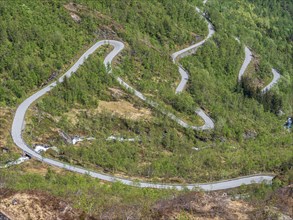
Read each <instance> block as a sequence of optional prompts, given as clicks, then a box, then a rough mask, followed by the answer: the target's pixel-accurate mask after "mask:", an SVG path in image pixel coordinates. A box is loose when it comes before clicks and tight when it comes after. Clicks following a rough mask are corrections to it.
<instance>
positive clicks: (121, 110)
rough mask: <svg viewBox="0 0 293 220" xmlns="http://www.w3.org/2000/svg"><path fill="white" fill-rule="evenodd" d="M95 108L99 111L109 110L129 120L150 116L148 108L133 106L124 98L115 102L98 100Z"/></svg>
mask: <svg viewBox="0 0 293 220" xmlns="http://www.w3.org/2000/svg"><path fill="white" fill-rule="evenodd" d="M97 110H98V112H99V113H100V112H110V113H112V115H117V116H118V117H122V118H127V119H131V120H139V119H149V118H150V117H151V111H150V110H149V109H146V108H137V107H134V105H133V104H131V103H130V102H127V101H124V100H121V101H116V102H105V101H100V102H99V107H98V109H97Z"/></svg>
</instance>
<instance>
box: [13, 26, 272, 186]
mask: <svg viewBox="0 0 293 220" xmlns="http://www.w3.org/2000/svg"><path fill="white" fill-rule="evenodd" d="M213 33H214V30H213V28H212V25H211V24H210V23H209V36H208V37H207V38H206V39H205V40H204V41H202V42H199V43H197V44H195V45H193V46H191V47H189V48H186V49H184V50H181V51H179V52H176V53H174V54H173V55H172V58H173V61H174V62H175V60H176V58H177V57H182V56H183V54H185V53H188V52H192V51H194V49H196V48H197V47H198V46H200V45H202V44H203V43H204V42H205V41H206V40H207V39H208V38H209V37H210V36H211V35H212V34H213ZM103 45H112V46H113V47H114V49H113V50H112V51H111V52H110V53H109V54H108V55H107V57H106V58H105V60H104V65H105V66H106V68H109V67H110V69H109V73H110V72H111V71H112V69H111V63H112V60H113V59H114V58H115V57H116V56H117V55H118V54H119V53H120V52H121V51H122V50H123V48H124V44H123V43H122V42H119V41H115V40H103V41H99V42H97V43H96V44H94V45H93V46H92V47H91V48H90V49H88V50H87V51H86V52H85V53H84V54H83V55H82V56H81V57H80V58H79V60H78V61H77V62H76V63H75V64H74V65H73V66H72V67H71V68H70V69H69V70H68V71H67V72H66V73H65V74H64V75H63V76H61V77H60V79H59V80H57V81H58V82H63V80H64V77H70V76H71V75H72V74H73V73H75V72H76V71H77V69H78V68H79V67H80V65H82V64H83V63H84V61H85V60H86V59H87V58H88V57H89V55H90V54H92V53H94V52H95V50H97V49H98V48H99V47H101V46H103ZM180 68H181V67H180V65H179V69H180ZM182 70H183V68H182ZM181 72H182V73H183V72H184V70H183V71H181ZM181 72H180V73H181ZM185 73H186V74H187V72H186V71H185ZM185 73H183V74H181V76H182V78H183V82H181V83H180V84H179V86H178V87H179V89H178V88H177V90H176V91H177V92H181V91H182V90H183V88H184V87H185V84H186V83H187V80H186V81H185V80H184V79H185V77H186V75H184V74H185ZM187 79H188V74H187ZM117 80H118V82H119V83H120V84H121V85H122V86H124V87H125V88H127V89H131V90H133V92H134V94H135V95H136V96H137V97H139V98H140V99H142V100H144V101H146V102H147V103H148V104H150V105H151V106H153V107H158V104H157V103H155V102H153V101H150V100H148V99H147V98H146V97H145V96H144V95H143V94H142V93H140V92H139V91H137V90H135V89H133V88H132V87H131V86H130V85H128V84H127V83H126V82H124V81H123V80H122V79H121V78H120V77H117ZM57 81H56V82H53V83H51V84H50V85H48V86H46V87H45V88H43V89H41V90H40V91H38V92H36V93H35V94H33V95H32V96H30V97H29V98H27V99H26V100H25V101H23V102H22V103H21V104H20V105H19V106H18V108H17V110H16V113H15V116H14V119H13V123H12V130H11V135H12V139H13V141H14V143H15V144H16V145H17V146H18V147H19V148H20V149H22V150H23V151H24V152H25V153H26V154H27V155H29V156H30V157H32V158H35V159H37V160H39V161H42V162H44V163H46V164H49V165H52V166H56V167H59V168H63V169H66V170H69V171H72V172H76V173H80V174H87V175H90V176H92V177H94V178H98V179H101V180H105V181H109V182H117V181H120V182H121V183H123V184H126V185H131V186H136V187H142V188H144V187H150V188H159V189H169V188H174V189H178V190H183V189H186V188H187V189H191V190H192V189H195V188H197V189H201V190H205V191H212V190H222V189H230V188H235V187H239V186H241V185H247V184H252V183H261V182H263V181H267V182H268V183H271V181H272V179H273V178H274V175H266V174H263V175H262V174H260V175H252V176H245V177H239V178H235V179H230V180H223V181H219V182H212V183H195V184H161V183H148V182H137V181H133V180H130V179H123V178H119V177H115V176H111V175H106V174H103V173H98V172H94V171H91V170H88V169H85V168H81V167H77V166H73V165H70V164H67V163H63V162H60V161H57V160H54V159H50V158H45V157H43V156H42V155H40V154H39V153H37V152H35V151H34V150H33V149H32V148H30V147H29V146H28V145H27V144H26V143H25V141H24V140H23V138H22V132H23V130H24V126H25V114H26V112H27V110H28V108H29V107H30V105H31V104H32V103H34V102H35V101H37V100H38V99H39V98H40V97H42V96H43V95H45V94H46V93H47V92H49V91H50V90H52V89H53V88H54V87H55V86H57V85H58V83H57ZM181 81H182V80H181ZM181 88H182V89H181ZM161 111H162V113H164V114H166V115H168V116H169V117H170V118H171V119H172V120H175V121H176V122H177V123H179V124H180V125H181V126H183V127H190V128H192V129H195V130H198V129H200V130H206V129H211V128H213V122H212V120H211V119H210V118H209V117H208V116H206V114H205V113H204V112H203V111H202V110H201V109H200V110H198V111H197V114H198V115H199V116H201V117H202V118H204V120H205V122H206V124H205V125H204V126H202V127H197V126H190V125H188V124H186V123H185V122H184V121H182V120H181V119H179V118H177V117H176V116H175V115H173V114H172V113H168V112H166V111H164V110H161ZM205 117H207V118H205ZM209 120H210V121H209Z"/></svg>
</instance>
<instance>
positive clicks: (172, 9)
mask: <svg viewBox="0 0 293 220" xmlns="http://www.w3.org/2000/svg"><path fill="white" fill-rule="evenodd" d="M75 2H76V3H81V4H83V5H84V7H79V6H74V7H75V9H76V10H78V12H75V13H76V14H77V15H78V16H80V18H81V21H80V22H75V21H73V20H72V18H71V17H70V15H69V12H68V10H66V9H65V8H64V7H63V5H64V4H67V3H68V2H67V1H61V0H60V1H28V0H27V1H0V15H1V20H0V24H1V28H0V43H1V44H0V56H1V59H0V67H1V71H0V105H1V106H9V107H15V106H16V105H17V103H19V102H20V101H21V100H23V99H24V98H26V97H28V96H29V94H30V93H32V92H33V91H35V90H37V89H38V88H40V87H41V86H42V85H44V84H46V83H47V82H48V81H49V80H51V79H52V78H54V76H55V75H58V74H59V73H63V72H64V71H65V70H66V69H67V67H68V66H69V65H70V63H73V62H74V60H76V58H78V57H79V55H80V54H81V53H82V52H83V51H84V50H86V49H87V48H88V47H89V46H90V45H91V44H93V43H94V42H96V41H97V40H100V39H104V38H111V39H120V40H122V41H123V42H125V43H126V44H127V48H126V50H124V51H123V53H122V54H121V56H120V58H119V59H118V60H117V62H116V63H115V64H114V75H119V76H121V77H122V78H123V79H124V80H126V81H129V82H130V84H132V85H133V86H134V87H135V88H136V89H138V90H140V91H142V92H144V93H147V94H148V97H150V98H152V99H155V100H160V101H161V102H162V105H167V106H169V107H170V108H171V107H173V110H177V111H178V112H179V113H178V114H182V115H183V116H184V117H185V118H188V116H189V115H192V114H193V109H194V107H196V106H201V107H202V108H204V109H205V110H206V112H207V113H209V115H210V116H211V117H212V118H213V119H214V121H215V124H216V129H215V130H214V131H210V132H194V131H191V130H186V129H183V128H181V127H179V126H178V125H177V124H175V123H174V122H172V121H170V120H169V119H168V118H165V117H164V116H163V115H162V114H160V113H159V112H158V111H156V110H155V109H151V108H149V107H148V106H147V105H146V104H144V103H142V102H141V101H139V100H137V98H135V97H133V96H132V95H131V93H128V92H127V91H123V93H124V94H123V95H122V96H121V97H118V98H117V97H113V94H112V93H111V92H109V88H115V89H120V90H122V89H121V87H120V86H119V85H118V84H117V83H116V82H115V80H114V78H113V76H109V75H107V74H106V73H105V69H104V67H103V65H102V60H103V58H104V56H105V54H107V52H108V51H109V50H110V49H111V48H105V50H104V51H103V50H100V51H98V52H97V53H96V55H94V56H93V57H91V58H90V59H89V60H88V61H87V62H86V63H85V65H84V66H83V67H82V68H81V69H80V70H79V71H78V73H77V74H76V75H75V76H74V77H73V78H71V79H69V80H68V81H65V83H63V84H62V85H59V86H58V87H57V88H56V89H54V90H53V91H52V92H51V94H50V95H48V96H46V97H44V98H43V99H42V100H40V101H39V102H38V103H37V104H36V107H34V108H33V110H32V111H31V113H30V114H29V115H28V124H27V130H26V133H25V137H26V140H27V141H28V142H29V143H40V144H49V145H56V146H57V147H58V148H59V149H60V153H56V152H54V151H48V152H47V153H46V155H47V156H50V157H56V158H58V159H59V160H61V161H66V162H70V163H72V164H77V165H81V166H84V167H88V168H91V169H96V170H99V171H104V172H107V173H115V174H117V173H119V174H121V175H124V176H125V175H128V176H132V177H133V178H142V177H143V178H149V179H151V180H152V181H160V182H163V181H167V182H170V181H173V182H175V181H176V182H178V181H179V182H196V181H198V182H204V181H211V180H217V179H225V178H230V177H237V176H239V175H246V174H253V173H258V172H275V173H277V174H280V175H285V176H289V175H288V173H290V169H292V163H293V162H292V150H293V149H292V133H290V132H289V131H287V130H284V129H283V127H282V125H283V123H284V121H285V116H283V117H278V116H276V114H275V113H276V112H277V111H278V110H279V107H277V108H276V109H274V107H272V106H268V105H265V104H264V105H263V104H261V103H262V102H261V101H257V100H256V99H254V98H253V97H254V96H251V97H249V96H248V97H247V96H245V91H244V90H243V88H241V87H239V86H237V74H238V71H239V68H240V66H241V64H242V61H243V58H244V52H243V47H242V46H241V45H239V44H238V43H237V42H236V41H235V40H234V38H233V36H239V37H240V39H241V41H242V42H243V43H245V44H246V45H248V46H249V47H250V48H251V49H252V50H253V52H254V53H255V54H257V55H258V56H260V57H261V62H262V63H261V65H260V67H259V69H258V70H259V71H255V73H256V74H258V75H260V78H263V79H267V78H270V76H269V75H270V74H271V73H270V71H269V70H270V68H271V67H275V68H276V69H278V70H280V72H281V73H282V75H283V78H282V80H281V81H280V83H279V84H278V86H277V87H276V88H274V90H273V94H274V95H276V96H277V97H278V99H279V100H282V110H283V111H284V112H285V113H286V114H288V115H289V114H292V108H293V97H292V94H293V91H292V90H293V84H292V83H293V82H292V77H293V76H292V72H293V67H292V65H293V62H292V57H293V56H292V40H293V39H292V30H293V27H292V7H293V6H292V5H293V4H292V2H290V1H278V2H277V1H263V0H262V1H261V0H257V1H250V0H243V1H237V2H236V1H232V0H227V1H216V0H215V1H211V2H210V3H208V7H207V8H206V10H207V11H208V12H209V14H208V16H209V17H210V19H211V21H212V22H213V23H214V25H215V27H216V31H217V33H216V34H215V37H214V38H213V39H211V40H210V41H209V42H207V44H205V45H204V46H203V47H202V48H200V49H199V50H198V51H197V54H196V55H194V56H191V57H187V58H185V59H184V60H182V63H183V65H184V67H185V68H186V69H188V71H189V72H190V82H189V84H188V88H187V91H186V92H183V93H182V94H180V95H175V94H174V93H175V92H174V91H175V88H176V86H177V83H178V82H179V74H178V72H177V68H176V66H175V65H173V64H172V63H171V59H170V54H171V53H172V52H174V51H176V50H178V49H180V48H184V47H185V46H186V45H189V44H190V43H192V42H193V41H196V39H195V37H194V36H195V35H198V36H199V37H201V38H203V37H204V36H205V35H206V34H207V28H206V24H205V23H204V22H203V20H202V19H200V17H199V16H198V15H197V14H196V13H194V8H193V5H191V6H190V5H188V4H187V1H177V2H174V1H171V0H151V1H118V0H116V1H108V0H102V1H98V2H97V1H87V0H78V1H75ZM189 2H190V4H193V3H194V2H193V1H189ZM268 71H269V72H268ZM55 73H56V74H55ZM249 91H250V90H249ZM119 100H124V101H128V102H130V103H132V104H134V106H135V107H136V108H138V109H139V108H144V109H145V108H148V110H150V111H151V115H150V116H149V117H147V118H146V119H138V120H133V119H125V118H124V117H118V116H112V115H111V113H109V112H97V111H95V110H96V109H97V107H98V106H99V103H101V101H119ZM269 100H272V99H269ZM73 110H76V111H77V112H78V114H77V116H78V120H77V121H76V122H74V121H72V111H73ZM188 120H192V122H193V124H200V123H201V122H200V121H199V120H198V118H194V119H192V117H191V118H188ZM1 129H5V128H4V127H1ZM58 130H63V131H65V132H66V133H69V134H70V135H76V134H77V135H82V136H88V137H90V136H93V137H95V138H96V140H94V141H92V142H84V143H81V144H79V145H76V146H71V145H67V144H65V142H64V141H63V140H62V139H61V138H60V137H59V135H58ZM112 134H113V135H118V136H122V137H125V138H133V137H138V138H139V139H140V141H137V142H134V143H131V142H130V143H127V142H124V143H120V142H108V141H106V138H107V137H108V136H110V135H112ZM1 138H2V137H1ZM7 139H8V138H7ZM8 144H9V146H12V143H11V141H10V140H8ZM193 147H196V148H199V149H201V150H200V151H196V150H194V149H193ZM12 154H13V156H15V154H14V153H12ZM0 155H1V162H3V163H5V162H6V160H8V157H7V154H4V153H2V152H0ZM2 155H4V156H2ZM5 155H6V156H5ZM35 163H36V164H33V166H37V165H38V163H37V162H35ZM13 169H14V168H10V169H9V170H7V171H5V170H1V172H0V178H1V181H2V182H4V183H6V186H10V187H12V188H14V189H40V190H45V191H48V192H51V193H54V194H55V195H58V196H62V197H68V198H69V199H70V200H71V201H74V202H76V206H78V207H80V208H82V209H84V210H86V211H87V212H95V211H96V210H99V208H104V207H106V206H107V207H108V206H109V204H118V203H123V204H126V205H128V204H130V205H132V204H138V203H139V204H150V203H152V202H153V201H154V200H157V199H158V198H161V197H166V196H168V195H170V194H172V193H173V192H168V191H167V192H166V191H155V190H147V189H135V188H130V187H126V186H122V185H120V184H113V185H103V184H101V183H100V182H99V181H98V180H94V179H92V178H88V177H81V176H77V175H74V174H68V173H66V174H64V175H63V174H62V175H59V174H55V173H54V172H51V171H50V172H48V174H47V175H46V177H42V176H40V175H36V174H23V175H21V174H22V172H23V171H20V170H17V168H16V170H13ZM291 175H292V174H291ZM284 182H287V181H284ZM79 190H81V191H79ZM270 190H271V189H269V191H270ZM252 193H254V194H255V195H256V196H258V195H259V194H266V190H265V189H264V190H262V188H261V189H260V190H255V191H254V192H252ZM117 197H118V198H117ZM109 198H111V199H112V200H111V199H109ZM112 201H115V202H112ZM108 202H109V203H108ZM146 207H147V205H146V206H145V207H143V209H147V208H146Z"/></svg>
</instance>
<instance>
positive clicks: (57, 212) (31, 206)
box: [0, 189, 93, 220]
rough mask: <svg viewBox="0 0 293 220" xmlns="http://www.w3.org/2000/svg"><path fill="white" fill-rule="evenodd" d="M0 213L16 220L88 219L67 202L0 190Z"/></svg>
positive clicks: (48, 196)
mask: <svg viewBox="0 0 293 220" xmlns="http://www.w3.org/2000/svg"><path fill="white" fill-rule="evenodd" d="M0 212H2V213H5V215H7V216H8V217H9V218H10V219H17V220H27V219H38V220H51V219H52V220H53V219H81V218H82V219H90V217H88V216H85V215H83V213H82V212H80V211H78V210H75V209H73V208H72V207H71V206H70V204H68V203H67V202H65V201H63V200H61V199H58V198H56V197H54V196H51V195H48V194H45V193H40V192H37V191H26V192H17V193H16V192H13V191H11V190H4V189H0ZM91 219H93V218H91Z"/></svg>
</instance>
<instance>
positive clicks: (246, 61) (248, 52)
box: [235, 38, 281, 94]
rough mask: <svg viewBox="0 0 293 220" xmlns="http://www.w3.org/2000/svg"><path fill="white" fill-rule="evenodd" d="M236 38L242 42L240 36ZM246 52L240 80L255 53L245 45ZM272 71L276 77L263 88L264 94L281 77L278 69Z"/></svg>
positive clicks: (239, 75) (239, 76)
mask: <svg viewBox="0 0 293 220" xmlns="http://www.w3.org/2000/svg"><path fill="white" fill-rule="evenodd" d="M235 39H236V40H237V41H238V42H239V43H240V41H239V39H238V38H235ZM244 52H245V59H244V62H243V64H242V66H241V69H240V71H239V74H238V82H240V81H241V79H242V77H243V75H244V73H245V71H246V69H247V67H248V65H249V64H250V62H251V61H252V58H253V54H252V52H251V50H250V49H249V48H248V47H247V46H245V47H244ZM272 73H273V76H274V78H273V80H272V81H271V82H270V83H269V84H268V85H267V86H266V87H265V88H263V89H262V90H261V92H262V94H265V93H266V92H268V91H269V90H270V89H271V88H273V86H274V85H276V84H277V83H278V81H279V80H280V78H281V75H280V73H279V72H278V71H277V70H276V69H272Z"/></svg>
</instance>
